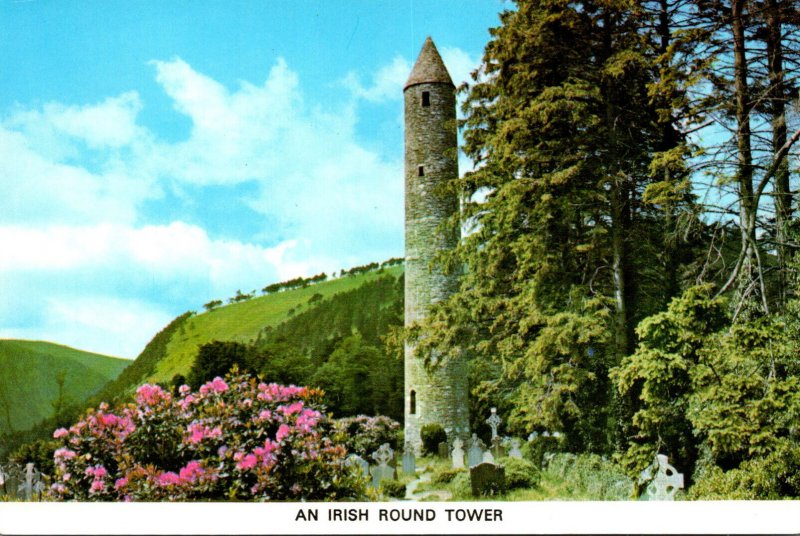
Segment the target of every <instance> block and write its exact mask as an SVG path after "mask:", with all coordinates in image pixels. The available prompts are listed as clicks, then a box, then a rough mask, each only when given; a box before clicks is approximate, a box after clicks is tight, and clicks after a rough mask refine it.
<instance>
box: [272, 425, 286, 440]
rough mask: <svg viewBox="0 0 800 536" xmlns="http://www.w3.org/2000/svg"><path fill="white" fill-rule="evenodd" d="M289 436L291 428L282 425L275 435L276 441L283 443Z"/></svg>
mask: <svg viewBox="0 0 800 536" xmlns="http://www.w3.org/2000/svg"><path fill="white" fill-rule="evenodd" d="M287 435H289V426H287V425H285V424H282V425H280V426H279V427H278V431H277V432H276V433H275V439H276V440H278V441H281V440H283V438H284V437H286V436H287Z"/></svg>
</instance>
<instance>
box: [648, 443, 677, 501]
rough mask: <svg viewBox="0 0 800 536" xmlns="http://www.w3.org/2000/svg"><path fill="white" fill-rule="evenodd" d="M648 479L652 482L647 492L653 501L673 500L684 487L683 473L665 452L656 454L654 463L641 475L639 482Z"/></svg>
mask: <svg viewBox="0 0 800 536" xmlns="http://www.w3.org/2000/svg"><path fill="white" fill-rule="evenodd" d="M653 471H655V475H654V474H653ZM648 480H649V481H650V483H649V484H648V486H647V489H646V490H645V492H646V493H647V498H648V499H649V500H653V501H671V500H673V499H674V498H675V494H676V493H677V492H678V490H679V489H682V488H683V474H682V473H679V472H678V471H676V470H675V468H674V467H673V466H671V465H670V464H669V461H668V458H667V457H666V456H665V455H663V454H656V459H655V461H654V462H653V465H651V466H650V467H648V468H647V469H645V470H644V471H642V473H641V474H640V475H639V482H647V481H648Z"/></svg>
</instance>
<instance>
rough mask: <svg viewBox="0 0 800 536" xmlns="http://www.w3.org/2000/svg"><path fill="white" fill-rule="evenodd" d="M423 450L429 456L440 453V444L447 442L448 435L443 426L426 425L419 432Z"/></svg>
mask: <svg viewBox="0 0 800 536" xmlns="http://www.w3.org/2000/svg"><path fill="white" fill-rule="evenodd" d="M419 435H420V439H421V440H422V448H423V450H424V451H425V452H427V453H428V454H437V453H438V452H439V443H444V442H446V441H447V433H446V432H445V431H444V428H442V425H441V424H426V425H424V426H423V427H422V429H421V430H420V432H419Z"/></svg>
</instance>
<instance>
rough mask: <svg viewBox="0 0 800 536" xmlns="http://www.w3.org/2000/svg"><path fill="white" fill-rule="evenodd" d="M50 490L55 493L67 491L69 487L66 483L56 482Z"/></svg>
mask: <svg viewBox="0 0 800 536" xmlns="http://www.w3.org/2000/svg"><path fill="white" fill-rule="evenodd" d="M50 490H51V491H52V492H54V493H66V492H67V487H66V486H65V485H64V484H59V483H56V484H53V485H52V486H50Z"/></svg>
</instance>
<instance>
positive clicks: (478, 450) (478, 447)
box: [467, 434, 483, 467]
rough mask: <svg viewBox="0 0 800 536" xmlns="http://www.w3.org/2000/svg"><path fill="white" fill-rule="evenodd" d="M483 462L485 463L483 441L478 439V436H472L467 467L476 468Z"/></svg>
mask: <svg viewBox="0 0 800 536" xmlns="http://www.w3.org/2000/svg"><path fill="white" fill-rule="evenodd" d="M481 462H483V441H481V440H480V439H479V438H478V435H477V434H472V439H470V440H469V448H468V449H467V466H469V467H475V466H476V465H478V464H479V463H481Z"/></svg>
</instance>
